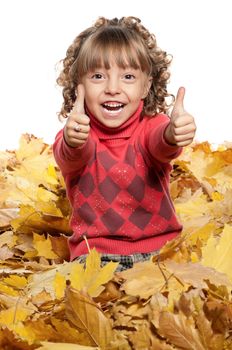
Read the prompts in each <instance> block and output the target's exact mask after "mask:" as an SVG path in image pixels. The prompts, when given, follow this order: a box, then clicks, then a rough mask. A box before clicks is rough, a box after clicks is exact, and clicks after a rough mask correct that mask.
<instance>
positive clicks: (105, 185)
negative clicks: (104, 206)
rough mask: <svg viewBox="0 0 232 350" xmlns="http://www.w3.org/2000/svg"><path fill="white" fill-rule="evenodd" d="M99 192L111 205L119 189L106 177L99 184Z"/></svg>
mask: <svg viewBox="0 0 232 350" xmlns="http://www.w3.org/2000/svg"><path fill="white" fill-rule="evenodd" d="M99 191H100V193H101V194H102V196H103V197H104V199H105V200H106V201H107V202H108V203H112V202H113V200H114V199H115V197H116V196H117V195H118V193H119V192H120V187H119V186H118V185H117V184H116V183H115V182H114V181H113V180H112V179H111V178H110V177H109V176H107V177H106V178H105V180H104V181H102V182H101V183H100V184H99Z"/></svg>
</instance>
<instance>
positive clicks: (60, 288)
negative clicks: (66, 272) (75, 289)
mask: <svg viewBox="0 0 232 350" xmlns="http://www.w3.org/2000/svg"><path fill="white" fill-rule="evenodd" d="M53 283H54V289H55V294H56V298H57V299H61V298H63V297H64V292H65V287H66V278H65V276H63V275H61V273H59V272H57V273H56V275H55V278H54V281H53Z"/></svg>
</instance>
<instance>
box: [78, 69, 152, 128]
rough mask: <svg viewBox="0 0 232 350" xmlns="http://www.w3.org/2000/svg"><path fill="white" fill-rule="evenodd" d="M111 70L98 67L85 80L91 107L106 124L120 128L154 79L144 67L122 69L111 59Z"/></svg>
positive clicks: (89, 107) (86, 99) (88, 106)
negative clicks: (145, 71) (141, 68)
mask: <svg viewBox="0 0 232 350" xmlns="http://www.w3.org/2000/svg"><path fill="white" fill-rule="evenodd" d="M111 63H112V64H111V65H110V68H109V69H106V68H97V69H95V70H94V71H92V72H88V73H87V74H86V75H84V77H83V78H82V79H81V83H82V84H83V85H84V88H85V103H86V105H87V108H88V110H89V111H90V112H91V113H92V114H93V115H94V116H95V118H96V119H98V121H100V122H101V123H102V124H103V125H105V126H107V127H110V128H116V127H119V126H120V125H122V124H123V123H124V122H125V121H127V120H128V119H129V118H130V117H131V116H132V115H133V113H134V112H135V111H136V110H137V108H138V106H139V103H140V101H141V99H144V98H145V97H146V96H147V94H148V91H149V89H150V86H151V79H150V78H149V77H148V76H147V74H145V73H143V72H142V71H141V70H140V69H134V68H130V67H128V68H120V67H119V66H118V65H117V64H116V63H115V62H111Z"/></svg>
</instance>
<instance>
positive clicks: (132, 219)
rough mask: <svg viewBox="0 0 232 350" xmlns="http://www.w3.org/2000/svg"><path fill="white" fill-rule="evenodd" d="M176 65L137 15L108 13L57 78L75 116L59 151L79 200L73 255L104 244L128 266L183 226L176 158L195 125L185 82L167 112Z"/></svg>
mask: <svg viewBox="0 0 232 350" xmlns="http://www.w3.org/2000/svg"><path fill="white" fill-rule="evenodd" d="M170 62H171V59H170V57H169V56H168V55H167V54H166V53H165V52H164V51H162V50H161V49H160V48H159V47H158V46H157V44H156V38H155V36H154V35H153V34H151V33H149V31H148V30H147V29H146V28H145V27H144V26H143V25H142V24H141V22H140V20H139V19H138V18H135V17H123V18H121V19H119V20H118V19H116V18H115V19H113V20H108V19H106V18H99V19H98V20H97V21H96V23H95V24H94V25H93V26H92V27H90V28H88V29H86V30H85V31H83V32H82V33H81V34H79V35H78V36H77V37H76V39H75V40H74V42H73V43H72V45H71V46H70V47H69V48H68V50H67V55H66V57H65V58H64V60H63V70H62V71H61V73H60V75H59V77H58V79H57V82H58V84H59V85H60V86H62V87H63V98H64V102H63V105H62V108H61V111H60V114H59V115H60V118H62V117H64V118H67V121H66V125H65V127H64V128H63V129H62V130H61V131H60V132H59V133H58V134H57V136H56V140H55V142H54V145H53V150H54V156H55V159H56V161H57V164H58V165H59V167H60V169H61V171H62V174H63V176H64V179H65V183H66V190H67V195H68V198H69V200H70V203H71V206H72V216H71V220H70V225H71V228H72V230H73V235H72V237H71V238H70V239H69V247H70V255H71V260H73V259H75V258H78V259H79V260H80V261H81V262H83V261H84V259H85V257H86V254H87V253H88V251H89V249H92V248H94V247H95V248H96V249H97V250H98V251H99V252H100V253H101V260H102V264H105V263H106V262H107V261H110V260H113V261H118V262H119V265H118V270H123V269H127V268H129V267H132V266H133V263H134V262H137V261H144V260H147V259H149V258H150V257H151V256H152V254H156V253H157V252H158V251H159V249H160V248H161V247H162V246H163V245H164V244H165V243H166V242H167V241H168V240H170V239H173V238H174V237H176V236H177V235H178V234H179V233H180V231H181V229H182V226H181V224H180V223H179V222H178V220H177V217H176V214H175V209H174V206H173V203H172V201H171V198H170V194H169V173H170V170H171V165H170V162H171V161H172V160H173V159H174V158H176V157H177V156H178V155H179V154H180V152H181V148H182V147H183V146H186V145H189V144H190V143H191V142H192V140H193V138H194V135H195V130H196V126H195V122H194V118H193V117H192V116H191V115H190V114H188V113H187V112H186V111H185V109H184V106H183V100H184V93H185V90H184V88H180V89H179V91H178V94H177V97H176V101H175V103H174V107H173V110H172V113H171V115H170V117H169V116H168V115H167V113H168V109H169V105H168V104H167V101H166V99H167V98H168V97H171V98H173V100H174V96H172V95H170V94H168V92H167V82H168V79H169V76H170V74H169V72H168V68H169V65H170Z"/></svg>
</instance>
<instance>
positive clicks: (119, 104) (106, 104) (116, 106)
mask: <svg viewBox="0 0 232 350" xmlns="http://www.w3.org/2000/svg"><path fill="white" fill-rule="evenodd" d="M104 106H106V107H112V108H120V107H123V104H122V103H104Z"/></svg>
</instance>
